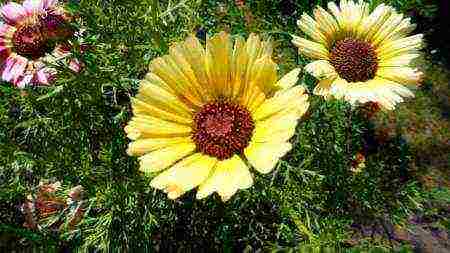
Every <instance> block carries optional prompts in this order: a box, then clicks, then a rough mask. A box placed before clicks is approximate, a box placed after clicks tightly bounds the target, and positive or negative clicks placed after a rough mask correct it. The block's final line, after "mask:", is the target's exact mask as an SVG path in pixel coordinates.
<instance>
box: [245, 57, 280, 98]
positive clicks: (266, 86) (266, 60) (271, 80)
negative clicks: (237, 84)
mask: <svg viewBox="0 0 450 253" xmlns="http://www.w3.org/2000/svg"><path fill="white" fill-rule="evenodd" d="M251 72H252V76H253V77H252V78H251V79H252V82H250V84H251V85H258V86H259V88H260V89H261V90H262V91H263V92H264V93H265V94H267V95H272V93H273V92H274V91H275V90H276V89H277V87H276V82H277V79H278V77H277V64H276V63H275V62H273V61H272V59H271V56H267V55H266V56H264V57H262V58H260V59H258V60H256V61H255V64H254V65H253V67H252V69H251Z"/></svg>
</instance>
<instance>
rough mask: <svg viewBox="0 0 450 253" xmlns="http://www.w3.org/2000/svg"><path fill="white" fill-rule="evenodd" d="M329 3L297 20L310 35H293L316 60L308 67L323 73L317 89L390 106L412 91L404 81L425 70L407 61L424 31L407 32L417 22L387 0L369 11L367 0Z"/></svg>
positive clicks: (328, 94) (415, 53) (316, 91)
mask: <svg viewBox="0 0 450 253" xmlns="http://www.w3.org/2000/svg"><path fill="white" fill-rule="evenodd" d="M328 9H329V11H330V12H331V13H329V12H327V11H325V10H324V9H323V8H321V7H317V8H316V9H315V10H314V18H312V17H310V16H309V15H307V14H303V15H302V17H301V19H300V20H299V21H298V26H299V27H300V29H301V30H302V31H303V32H304V33H305V34H306V35H307V36H308V37H309V39H305V38H300V37H297V36H293V43H294V44H295V45H296V46H297V47H298V49H299V53H301V54H303V55H305V56H307V57H309V58H311V59H314V60H315V61H313V62H312V63H310V64H308V65H307V66H306V67H305V70H306V71H307V72H309V73H311V74H312V75H313V76H315V77H316V78H317V79H319V83H318V85H317V86H316V87H315V89H314V94H316V95H322V96H324V97H326V98H328V97H331V96H333V97H336V98H344V99H345V100H347V101H349V102H350V103H352V104H354V103H355V102H360V103H366V102H369V101H370V102H376V103H379V104H380V105H381V106H382V107H383V108H385V109H389V110H392V109H394V107H395V105H396V104H397V103H399V102H402V101H403V98H402V97H413V96H414V94H413V93H412V92H411V91H410V90H409V89H408V88H407V87H406V86H408V85H410V86H414V85H417V83H418V82H419V81H420V79H421V76H422V73H421V72H419V71H418V70H417V69H414V68H411V67H410V66H409V64H410V63H411V60H413V59H414V58H416V57H417V56H419V53H418V50H420V49H421V47H422V37H423V36H422V34H417V35H414V36H409V37H407V36H408V34H409V33H410V32H411V31H412V30H414V28H415V26H414V25H413V24H411V22H410V19H409V18H404V17H403V15H402V14H398V13H396V12H395V10H394V9H393V8H392V7H390V6H386V5H384V4H381V5H379V6H377V7H376V8H375V9H374V10H373V12H370V11H369V6H368V4H367V3H364V2H363V1H359V2H353V1H351V0H350V1H347V0H341V2H340V6H339V7H338V6H337V5H336V4H335V3H333V2H329V3H328Z"/></svg>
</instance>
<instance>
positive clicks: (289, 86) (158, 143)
mask: <svg viewBox="0 0 450 253" xmlns="http://www.w3.org/2000/svg"><path fill="white" fill-rule="evenodd" d="M271 54H272V48H271V43H269V42H267V41H261V40H260V39H259V37H258V36H256V35H250V37H249V38H248V40H247V41H245V40H243V39H242V38H237V39H236V40H235V41H234V42H233V41H232V40H231V39H230V36H229V35H228V34H227V33H225V32H222V33H220V34H217V35H215V36H213V37H212V38H208V39H207V41H206V49H205V48H204V47H203V46H202V45H201V43H200V42H199V41H198V40H197V39H196V38H195V37H188V38H187V39H186V40H185V41H184V42H182V43H176V44H174V45H173V46H172V47H171V48H170V54H169V55H165V56H163V57H160V58H157V59H155V60H153V61H152V63H151V64H150V73H149V74H148V75H147V76H146V77H145V79H144V80H143V81H142V82H141V85H140V89H139V93H138V95H137V96H136V98H133V99H132V106H133V113H134V117H133V118H132V120H131V121H130V122H129V124H128V125H127V126H126V127H125V131H126V133H127V134H128V137H129V138H130V139H132V140H133V142H132V143H130V145H129V148H128V153H129V154H130V155H135V156H140V158H139V160H140V170H141V171H144V172H161V171H162V172H161V173H160V174H159V175H157V176H156V177H155V178H154V179H153V180H152V182H151V186H152V187H154V188H157V189H161V190H164V191H165V192H166V193H167V194H168V197H169V198H171V199H175V198H177V197H179V196H180V195H182V194H184V193H185V192H187V191H189V190H191V189H193V188H195V187H197V186H198V191H197V198H199V199H201V198H204V197H206V196H208V195H210V194H212V193H213V192H217V193H218V194H219V195H220V196H221V198H222V199H223V200H224V201H225V200H227V199H229V198H230V197H231V196H232V195H233V194H235V193H236V192H237V191H238V190H239V189H246V188H249V187H251V186H252V184H253V177H252V174H251V173H250V171H249V166H252V167H254V168H255V169H256V170H257V171H259V172H261V173H268V172H270V171H271V170H272V169H273V168H274V166H275V165H276V163H277V161H278V160H279V159H280V158H281V157H282V156H284V155H285V154H286V153H287V152H288V151H289V150H290V149H291V147H292V146H291V144H290V143H289V139H290V138H291V137H292V136H293V135H294V132H295V127H296V125H297V121H298V119H299V118H300V117H301V116H302V115H303V114H304V113H305V111H306V110H307V108H308V106H309V104H308V102H307V95H306V94H305V91H304V88H303V87H302V86H294V84H295V83H296V82H297V79H298V77H297V76H298V74H299V72H300V70H299V69H294V70H293V71H291V72H289V73H288V74H287V75H286V76H284V77H283V78H281V79H280V80H279V81H277V79H278V78H277V71H276V68H277V65H276V64H275V63H274V62H273V61H272V60H271Z"/></svg>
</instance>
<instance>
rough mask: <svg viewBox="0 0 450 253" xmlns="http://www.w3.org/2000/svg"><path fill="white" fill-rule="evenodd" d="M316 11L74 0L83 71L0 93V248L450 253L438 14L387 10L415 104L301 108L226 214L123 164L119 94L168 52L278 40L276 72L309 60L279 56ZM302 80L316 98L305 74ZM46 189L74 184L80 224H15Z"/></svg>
mask: <svg viewBox="0 0 450 253" xmlns="http://www.w3.org/2000/svg"><path fill="white" fill-rule="evenodd" d="M326 2H327V1H325V0H316V1H294V0H235V1H233V0H228V1H216V0H181V1H175V0H172V1H170V0H168V1H162V0H161V1H158V0H139V1H137V0H109V1H100V0H82V1H69V3H68V5H67V8H68V9H69V10H70V11H71V12H73V13H76V14H77V15H78V18H77V21H76V25H77V26H79V27H80V28H83V29H85V32H84V37H85V40H86V41H87V42H88V43H89V45H90V46H89V49H88V51H87V52H86V53H85V54H83V55H82V56H80V57H82V58H83V61H84V62H85V64H86V66H85V70H84V71H83V72H82V74H80V75H77V76H75V75H73V74H72V73H71V72H70V71H69V70H67V69H64V68H63V67H61V68H62V69H61V73H62V74H61V75H62V78H60V79H59V80H58V82H57V83H56V84H55V86H54V87H41V88H28V89H26V90H18V89H16V88H13V87H12V86H11V85H10V84H8V83H0V251H1V252H9V251H11V250H16V251H23V250H30V251H31V250H33V249H34V250H37V251H44V250H45V251H47V252H48V251H63V250H68V251H72V250H81V251H89V252H106V251H112V252H121V251H135V250H137V249H141V250H147V251H157V250H161V251H176V249H181V250H183V251H188V250H190V251H194V250H195V251H228V252H231V251H244V250H247V251H250V252H252V251H256V250H261V249H263V250H270V251H275V252H292V251H306V250H319V249H326V248H328V249H339V250H341V251H352V252H366V251H368V250H374V249H376V250H379V251H390V250H395V251H402V252H408V251H410V250H413V249H415V250H422V251H424V252H445V250H449V249H450V245H449V243H448V239H449V238H448V234H449V233H450V232H449V229H450V222H449V216H450V188H449V187H450V183H449V182H450V181H449V173H448V171H449V168H450V155H449V154H450V123H449V116H450V115H449V111H450V110H449V108H450V103H449V99H448V98H449V95H450V87H449V81H450V72H449V71H448V70H447V69H448V65H446V64H448V62H447V60H448V59H450V58H449V56H450V55H449V54H448V52H449V51H448V47H447V49H446V48H445V46H442V44H441V42H439V41H438V40H435V38H437V37H438V38H439V37H440V36H442V35H436V33H441V32H442V31H444V30H445V29H448V26H446V27H445V26H444V25H445V23H444V21H443V20H444V18H446V17H445V16H443V15H444V14H445V13H444V12H445V11H442V9H440V8H439V4H441V5H445V3H439V2H438V1H436V2H433V1H431V0H430V1H426V0H385V1H383V2H387V3H390V4H392V5H394V6H395V7H396V8H398V9H399V10H400V11H401V12H403V13H405V14H407V15H412V17H413V19H414V20H415V21H416V22H418V24H419V25H418V31H417V32H424V33H425V34H426V37H427V38H428V45H429V46H428V47H427V48H426V49H425V50H424V57H423V59H421V60H420V61H418V62H417V65H418V66H419V67H421V68H422V69H423V70H424V71H425V73H426V78H425V80H424V82H423V84H422V86H421V87H419V88H418V90H417V91H416V96H417V97H416V98H415V99H413V100H410V101H409V102H407V103H405V104H403V105H401V106H400V107H399V108H398V109H397V110H396V111H395V112H389V113H384V112H380V113H377V114H375V115H371V108H370V107H365V108H360V109H351V108H350V106H349V105H348V104H347V103H345V102H340V101H328V102H326V101H324V100H323V99H321V98H318V97H312V103H311V107H310V112H309V113H308V115H306V116H305V117H304V119H303V120H302V122H301V124H299V126H298V129H297V134H296V136H295V137H294V139H293V140H292V141H293V142H294V144H295V148H294V149H293V150H292V151H291V152H290V153H289V154H288V155H287V156H286V157H285V158H284V159H283V160H282V161H281V162H280V163H279V164H278V166H277V167H276V169H275V170H274V172H273V173H270V174H268V175H257V176H256V180H255V182H256V183H255V186H254V187H253V188H251V189H249V190H246V191H241V192H239V193H238V194H237V195H236V196H235V197H233V198H232V199H231V200H230V201H228V202H227V203H222V202H221V201H220V200H219V199H218V198H217V197H216V196H214V197H210V198H208V199H206V200H202V201H195V196H194V194H186V195H185V196H184V197H182V198H181V199H180V200H178V201H170V200H167V199H166V196H165V195H164V194H162V193H161V192H159V191H155V190H153V189H151V188H150V187H149V182H150V180H151V178H147V177H145V176H144V175H142V174H141V173H140V172H138V170H137V167H138V166H137V162H136V159H135V158H132V157H129V156H127V155H126V153H125V150H126V147H127V144H128V142H129V141H128V139H127V138H126V136H125V134H124V132H123V126H124V125H125V124H126V122H127V121H128V120H129V119H130V117H131V112H130V96H133V95H134V94H135V92H136V91H137V87H138V83H139V80H140V79H141V78H142V77H143V76H144V75H145V73H146V72H147V66H148V64H149V62H150V60H151V59H153V58H155V57H157V56H161V55H164V54H165V53H166V52H167V51H168V47H169V45H170V44H171V43H173V42H175V41H180V40H182V39H183V38H185V37H186V36H187V35H188V34H190V33H194V34H196V35H197V36H198V37H199V38H201V39H202V40H204V39H205V37H206V36H208V35H211V34H214V33H215V32H218V31H221V30H226V31H229V32H231V33H232V34H239V35H243V36H247V35H248V34H249V33H251V32H256V33H260V34H262V35H263V36H265V37H269V36H270V37H271V38H272V39H273V40H274V42H275V45H276V50H275V53H274V58H275V60H276V62H277V63H278V64H279V67H280V70H279V72H280V73H286V72H287V71H288V70H290V69H292V68H293V67H294V66H297V65H303V64H304V63H305V62H306V59H303V58H301V57H299V56H298V55H297V52H296V49H295V47H294V46H293V45H292V44H291V43H290V36H289V34H293V33H298V32H299V31H298V29H297V28H296V25H295V22H296V20H297V19H298V18H299V16H300V15H301V13H303V12H309V13H310V12H311V11H312V8H313V7H314V6H315V5H317V4H319V5H325V4H326ZM379 2H382V1H375V0H374V1H372V3H373V4H377V3H379ZM302 81H304V82H306V84H307V85H308V87H309V88H310V90H312V87H313V86H314V79H313V78H312V77H310V76H308V75H304V76H303V77H302ZM362 162H363V163H364V166H363V165H362V164H363V163H362ZM41 180H49V181H57V180H59V181H61V182H62V188H63V191H62V192H63V193H58V194H61V197H64V196H66V193H67V190H68V189H70V188H71V187H74V186H76V185H82V186H83V187H84V189H85V196H84V198H85V201H86V203H85V212H84V215H83V219H82V220H81V222H80V223H78V225H77V226H76V227H74V228H67V227H58V228H56V229H55V227H54V226H52V225H50V224H51V222H50V221H48V220H46V221H44V222H43V223H42V224H44V225H43V226H42V227H41V228H40V229H34V230H33V229H27V228H25V227H24V226H23V223H24V222H25V219H26V217H25V216H24V215H23V214H22V212H21V211H20V206H21V204H22V203H23V202H24V201H25V198H26V196H27V195H28V194H30V193H33V192H36V187H37V185H38V184H39V182H40V181H41ZM45 224H46V225H45ZM427 250H428V251H427Z"/></svg>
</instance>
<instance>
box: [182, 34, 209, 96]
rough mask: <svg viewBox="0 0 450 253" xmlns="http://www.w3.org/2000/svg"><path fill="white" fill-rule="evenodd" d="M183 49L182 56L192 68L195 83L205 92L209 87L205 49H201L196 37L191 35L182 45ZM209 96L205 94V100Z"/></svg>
mask: <svg viewBox="0 0 450 253" xmlns="http://www.w3.org/2000/svg"><path fill="white" fill-rule="evenodd" d="M182 47H183V50H182V52H183V56H184V58H185V59H186V61H187V62H189V65H190V67H191V68H192V71H193V72H194V75H195V77H196V79H197V82H198V83H199V84H200V86H201V87H202V88H203V89H204V90H205V91H208V90H209V89H210V87H209V80H208V74H207V72H206V67H205V66H206V53H205V49H204V48H203V46H202V44H201V43H200V41H199V40H198V39H197V37H195V36H193V35H191V36H189V37H188V38H187V39H186V41H185V42H184V43H183V44H182ZM210 96H211V94H208V93H207V96H206V97H205V99H209V98H210Z"/></svg>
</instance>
